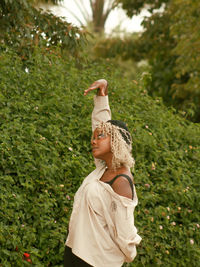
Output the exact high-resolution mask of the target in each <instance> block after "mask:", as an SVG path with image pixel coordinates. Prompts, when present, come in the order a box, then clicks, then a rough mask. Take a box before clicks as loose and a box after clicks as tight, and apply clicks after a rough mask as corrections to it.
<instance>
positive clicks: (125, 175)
mask: <svg viewBox="0 0 200 267" xmlns="http://www.w3.org/2000/svg"><path fill="white" fill-rule="evenodd" d="M112 180H113V182H112V185H111V186H112V189H113V190H114V191H115V193H117V194H119V195H120V196H123V197H127V198H130V199H132V198H133V176H132V174H131V172H130V170H129V169H127V168H125V167H122V168H119V169H118V171H117V175H116V176H115V177H114V178H113V179H112Z"/></svg>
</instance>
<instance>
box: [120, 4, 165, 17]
mask: <svg viewBox="0 0 200 267" xmlns="http://www.w3.org/2000/svg"><path fill="white" fill-rule="evenodd" d="M118 2H119V3H121V4H122V7H123V9H125V10H126V12H127V15H128V16H129V17H132V16H133V15H137V14H139V13H140V12H141V11H142V10H143V9H147V10H148V11H149V12H153V11H154V10H155V9H159V8H160V7H162V6H163V5H165V4H166V3H168V2H169V0H156V1H155V0H118Z"/></svg>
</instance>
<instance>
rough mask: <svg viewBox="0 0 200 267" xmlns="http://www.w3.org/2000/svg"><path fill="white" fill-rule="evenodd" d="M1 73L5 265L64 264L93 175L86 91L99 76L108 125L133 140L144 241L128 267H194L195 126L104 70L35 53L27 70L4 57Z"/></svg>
mask: <svg viewBox="0 0 200 267" xmlns="http://www.w3.org/2000/svg"><path fill="white" fill-rule="evenodd" d="M0 70H1V71H0V88H1V92H0V107H1V109H0V118H1V119H0V127H1V128H0V155H1V163H0V175H1V179H0V198H1V209H0V212H1V218H0V223H1V228H0V246H1V250H0V261H1V262H0V263H1V264H0V265H1V266H6V267H9V266H16V267H18V266H19V267H21V266H28V265H29V264H30V263H29V262H28V260H29V261H30V262H32V264H33V266H38V267H39V266H54V267H55V266H62V259H63V252H64V241H65V239H66V234H67V225H68V220H69V216H70V212H71V208H72V203H73V196H74V193H75V191H76V190H77V188H78V187H79V185H80V184H81V182H82V180H83V179H84V177H85V176H86V175H87V174H88V173H89V172H90V171H91V170H92V169H93V168H94V164H93V160H92V156H91V153H90V135H91V129H90V114H91V111H92V107H93V103H92V97H93V96H92V95H90V96H87V97H83V90H84V89H85V88H87V86H88V85H89V84H90V83H91V82H92V81H94V80H95V79H99V78H102V77H104V78H105V79H108V81H109V85H110V86H109V88H110V105H111V109H112V113H113V118H115V119H122V120H124V121H126V122H127V123H128V126H129V128H130V130H131V132H132V135H133V140H134V142H133V154H134V157H135V159H136V166H135V171H134V172H135V183H136V188H137V193H138V197H139V205H138V207H137V209H136V212H135V223H136V226H137V227H138V229H139V233H140V235H141V236H142V238H143V241H142V243H141V245H140V246H139V247H138V256H137V258H136V260H135V261H134V263H131V264H127V266H138V267H139V266H145V267H146V266H170V267H171V266H199V262H200V249H199V245H200V243H199V240H200V228H199V227H200V226H199V224H200V215H199V214H200V208H199V204H198V203H199V202H200V194H199V193H200V188H199V178H200V164H199V163H200V160H199V159H200V141H199V136H200V127H199V125H198V124H193V123H190V122H187V121H186V120H185V119H183V118H181V117H179V116H177V115H174V114H173V112H174V111H173V110H169V109H167V108H166V107H164V105H163V104H162V101H161V100H160V99H152V98H150V97H149V96H148V95H147V92H146V90H145V88H144V84H143V83H142V81H138V82H136V81H135V82H134V81H131V82H128V81H126V80H124V79H123V78H122V75H121V70H117V69H116V67H115V66H110V63H109V62H107V63H101V62H99V63H97V62H91V63H90V62H88V63H87V65H84V64H83V65H79V68H78V67H77V65H76V62H73V61H72V60H71V61H69V59H68V60H67V59H64V58H63V59H61V58H58V57H57V56H56V55H55V54H49V55H47V54H46V55H44V54H43V53H42V52H41V51H39V50H38V51H35V54H34V55H33V56H32V57H31V58H30V59H29V61H28V62H27V66H26V68H25V67H24V65H23V64H22V63H21V61H20V59H19V58H18V56H16V55H15V54H14V53H12V52H10V51H9V50H7V51H6V52H4V53H2V54H1V56H0ZM80 238H81V236H80ZM24 253H28V254H30V257H29V255H27V254H24Z"/></svg>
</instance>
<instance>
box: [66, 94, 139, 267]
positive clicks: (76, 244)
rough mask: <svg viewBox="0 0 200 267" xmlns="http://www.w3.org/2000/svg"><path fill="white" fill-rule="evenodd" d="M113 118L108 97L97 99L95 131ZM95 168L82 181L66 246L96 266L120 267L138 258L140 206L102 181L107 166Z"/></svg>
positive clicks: (99, 162)
mask: <svg viewBox="0 0 200 267" xmlns="http://www.w3.org/2000/svg"><path fill="white" fill-rule="evenodd" d="M109 119H111V112H110V108H109V104H108V97H107V96H96V97H95V98H94V110H93V113H92V129H93V131H94V129H95V128H96V126H97V123H98V122H100V121H107V120H109ZM95 163H96V169H95V170H94V171H93V172H91V173H90V174H89V175H88V176H87V177H86V178H85V179H84V181H83V183H82V185H81V186H80V188H79V189H78V191H77V192H76V194H75V197H74V205H73V210H72V214H71V218H70V222H69V234H68V237H67V240H66V243H65V245H66V246H68V247H70V248H72V252H73V253H74V254H75V255H77V256H78V257H79V258H81V259H82V260H84V261H85V262H87V263H89V264H90V265H92V266H94V267H120V266H121V265H122V264H123V263H124V262H131V261H133V259H134V258H135V256H136V245H138V244H139V243H140V241H141V237H140V236H139V235H138V234H137V229H136V227H135V226H134V217H133V212H134V209H135V206H136V205H137V203H138V200H137V195H136V191H135V187H134V198H133V200H132V199H129V198H126V197H123V196H120V195H119V194H117V193H115V192H114V190H113V189H112V187H111V186H110V185H109V184H107V183H104V182H102V181H100V178H101V177H102V175H103V173H104V172H105V167H106V166H105V164H103V163H102V162H101V161H100V160H95Z"/></svg>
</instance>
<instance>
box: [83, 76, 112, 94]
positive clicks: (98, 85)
mask: <svg viewBox="0 0 200 267" xmlns="http://www.w3.org/2000/svg"><path fill="white" fill-rule="evenodd" d="M107 84H108V83H107V81H106V80H104V79H101V80H97V81H95V82H94V83H92V84H91V85H90V87H89V88H88V89H86V90H84V95H87V94H88V93H89V92H90V91H92V90H96V89H99V90H100V95H102V96H105V90H106V88H107Z"/></svg>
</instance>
